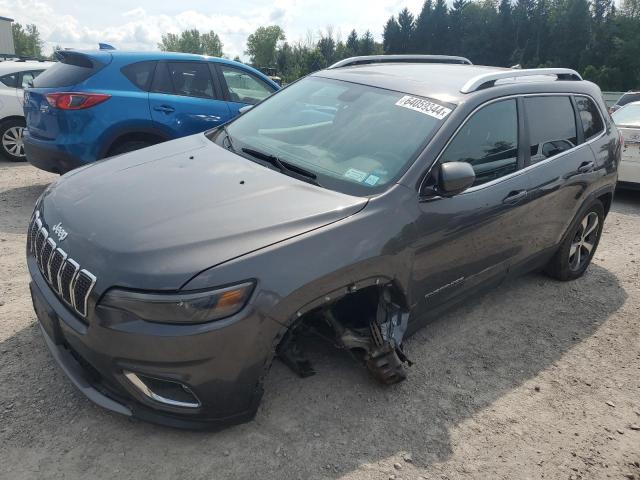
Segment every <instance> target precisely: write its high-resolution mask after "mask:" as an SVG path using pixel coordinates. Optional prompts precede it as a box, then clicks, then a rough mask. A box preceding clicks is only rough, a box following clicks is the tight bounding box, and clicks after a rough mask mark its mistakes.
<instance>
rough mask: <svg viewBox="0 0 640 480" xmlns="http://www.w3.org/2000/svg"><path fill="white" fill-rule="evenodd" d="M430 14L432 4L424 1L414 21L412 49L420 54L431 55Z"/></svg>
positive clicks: (431, 33) (428, 0) (431, 31)
mask: <svg viewBox="0 0 640 480" xmlns="http://www.w3.org/2000/svg"><path fill="white" fill-rule="evenodd" d="M432 14H433V3H432V1H431V0H426V1H425V2H424V4H423V5H422V10H421V11H420V14H419V15H418V18H417V19H416V25H415V31H414V35H413V37H414V39H413V49H414V51H416V52H420V53H432V51H431V49H432V47H433V40H432V38H433V30H432V25H433V23H432V18H431V17H432Z"/></svg>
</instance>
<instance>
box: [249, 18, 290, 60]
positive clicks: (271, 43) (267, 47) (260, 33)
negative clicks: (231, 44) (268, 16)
mask: <svg viewBox="0 0 640 480" xmlns="http://www.w3.org/2000/svg"><path fill="white" fill-rule="evenodd" d="M284 40H285V35H284V31H283V30H282V28H280V27H279V26H277V25H271V26H269V27H259V28H258V29H257V30H256V31H255V32H253V33H252V34H251V35H249V38H247V50H246V51H245V52H244V53H245V54H247V55H249V58H250V59H251V63H252V64H253V65H255V66H257V67H270V66H272V65H273V64H274V63H275V59H276V46H277V44H278V42H280V41H284Z"/></svg>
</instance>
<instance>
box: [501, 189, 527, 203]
mask: <svg viewBox="0 0 640 480" xmlns="http://www.w3.org/2000/svg"><path fill="white" fill-rule="evenodd" d="M527 193H528V192H527V191H526V190H514V191H512V192H509V195H507V196H506V197H505V198H504V200H502V203H507V204H514V203H518V202H520V201H521V200H524V199H525V198H526V197H527Z"/></svg>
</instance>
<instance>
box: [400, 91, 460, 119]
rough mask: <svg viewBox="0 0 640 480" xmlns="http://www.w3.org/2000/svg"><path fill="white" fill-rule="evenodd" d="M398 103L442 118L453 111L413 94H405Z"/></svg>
mask: <svg viewBox="0 0 640 480" xmlns="http://www.w3.org/2000/svg"><path fill="white" fill-rule="evenodd" d="M396 105H397V106H399V107H403V108H408V109H410V110H414V111H416V112H420V113H424V114H425V115H429V116H430V117H434V118H437V119H438V120H442V119H443V118H445V117H446V116H447V115H449V114H450V113H451V109H450V108H447V107H443V106H442V105H438V104H437V103H433V102H430V101H429V100H425V99H424V98H419V97H412V96H411V95H405V96H404V97H402V98H401V99H400V100H398V101H397V102H396Z"/></svg>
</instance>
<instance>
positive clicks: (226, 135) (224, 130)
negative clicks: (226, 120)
mask: <svg viewBox="0 0 640 480" xmlns="http://www.w3.org/2000/svg"><path fill="white" fill-rule="evenodd" d="M220 129H221V130H222V133H224V140H226V141H227V142H228V143H229V148H228V150H231V151H232V152H235V151H236V149H235V148H233V142H232V141H231V135H229V131H228V130H227V126H226V125H222V126H221V127H220ZM224 140H223V141H224Z"/></svg>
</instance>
